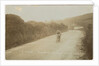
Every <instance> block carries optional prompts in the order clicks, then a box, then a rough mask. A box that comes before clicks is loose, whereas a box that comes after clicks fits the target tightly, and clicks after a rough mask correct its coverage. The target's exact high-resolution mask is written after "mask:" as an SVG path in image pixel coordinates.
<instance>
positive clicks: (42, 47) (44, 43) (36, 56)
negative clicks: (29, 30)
mask: <svg viewBox="0 0 99 66" xmlns="http://www.w3.org/2000/svg"><path fill="white" fill-rule="evenodd" d="M83 37H84V35H83V32H82V31H80V30H69V31H67V32H64V33H62V37H61V42H60V43H56V35H52V36H49V37H46V38H43V39H40V40H38V41H35V42H31V43H27V44H24V45H23V46H19V47H16V48H12V49H9V50H7V51H6V59H8V60H11V59H13V60H19V59H20V60H24V59H25V60H76V59H81V58H80V57H82V56H83V55H84V52H82V51H81V50H80V49H81V47H82V46H81V45H82V43H81V41H82V38H83Z"/></svg>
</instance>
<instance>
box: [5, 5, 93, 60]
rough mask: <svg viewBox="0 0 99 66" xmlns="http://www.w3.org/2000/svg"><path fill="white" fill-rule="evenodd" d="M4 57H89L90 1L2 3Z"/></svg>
mask: <svg viewBox="0 0 99 66" xmlns="http://www.w3.org/2000/svg"><path fill="white" fill-rule="evenodd" d="M5 12H6V13H5V17H6V19H5V20H6V46H5V47H6V59H7V60H92V59H93V6H92V5H6V11H5Z"/></svg>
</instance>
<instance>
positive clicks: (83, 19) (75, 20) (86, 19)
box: [56, 13, 93, 26]
mask: <svg viewBox="0 0 99 66" xmlns="http://www.w3.org/2000/svg"><path fill="white" fill-rule="evenodd" d="M92 20H93V13H88V14H84V15H80V16H76V17H72V18H66V19H64V20H59V21H56V22H58V23H63V24H65V25H68V26H70V25H72V24H76V25H85V24H89V23H90V24H92Z"/></svg>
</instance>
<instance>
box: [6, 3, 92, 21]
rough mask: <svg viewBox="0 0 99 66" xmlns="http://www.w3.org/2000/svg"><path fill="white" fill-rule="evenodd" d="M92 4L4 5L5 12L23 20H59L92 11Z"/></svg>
mask: <svg viewBox="0 0 99 66" xmlns="http://www.w3.org/2000/svg"><path fill="white" fill-rule="evenodd" d="M92 12H93V8H92V6H87V5H86V6H85V5H82V6H81V5H78V6H70V5H68V6H66V5H65V6H32V5H31V6H25V5H24V6H19V5H18V6H15V5H14V6H13V5H12V6H11V5H7V6H6V14H16V15H18V16H20V17H21V18H22V19H23V20H24V21H25V22H27V21H31V20H33V21H50V20H61V19H65V18H69V17H74V16H79V15H82V14H87V13H92Z"/></svg>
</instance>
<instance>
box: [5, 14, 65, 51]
mask: <svg viewBox="0 0 99 66" xmlns="http://www.w3.org/2000/svg"><path fill="white" fill-rule="evenodd" d="M57 30H60V31H61V32H64V31H66V30H67V26H66V25H64V24H62V23H61V24H57V23H54V22H51V23H49V24H46V23H43V22H35V21H29V22H24V20H23V19H21V18H20V17H19V16H17V15H14V14H6V49H10V48H13V47H16V46H20V45H23V44H25V43H28V42H31V41H35V40H38V39H41V38H44V37H46V36H49V35H53V34H55V33H56V31H57Z"/></svg>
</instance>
